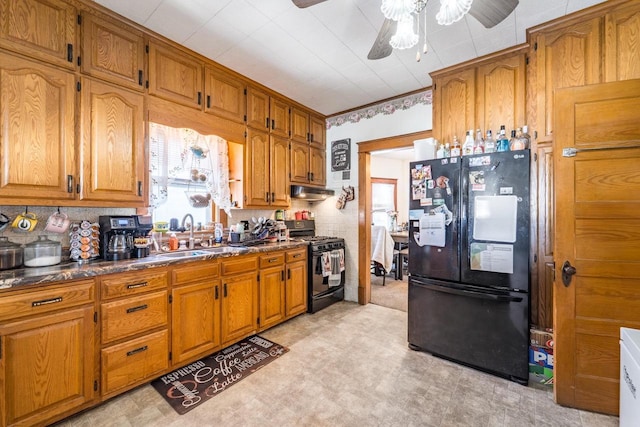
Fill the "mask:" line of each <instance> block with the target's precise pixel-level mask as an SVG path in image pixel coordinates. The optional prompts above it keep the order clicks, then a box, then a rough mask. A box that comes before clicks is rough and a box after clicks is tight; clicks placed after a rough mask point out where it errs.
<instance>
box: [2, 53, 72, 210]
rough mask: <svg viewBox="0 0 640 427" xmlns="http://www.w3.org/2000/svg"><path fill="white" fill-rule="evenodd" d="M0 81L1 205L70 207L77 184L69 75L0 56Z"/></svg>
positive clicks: (16, 58)
mask: <svg viewBox="0 0 640 427" xmlns="http://www.w3.org/2000/svg"><path fill="white" fill-rule="evenodd" d="M0 75H1V78H0V80H1V84H0V99H2V104H3V106H2V115H0V129H2V131H1V132H0V153H2V155H0V198H1V199H2V203H3V204H26V203H29V204H47V202H46V201H51V202H52V203H53V202H56V203H58V204H60V202H61V201H67V202H69V201H73V200H74V198H75V185H74V184H75V182H76V178H77V173H76V158H75V156H76V146H75V136H74V135H75V131H74V117H75V111H76V109H75V94H76V81H75V77H74V75H73V73H70V72H68V71H64V70H60V69H59V68H54V67H50V66H47V65H44V64H42V63H40V62H35V61H30V60H26V59H22V58H20V57H17V56H15V57H14V56H13V55H10V54H6V53H0ZM27 93H28V94H29V96H25V94H27Z"/></svg>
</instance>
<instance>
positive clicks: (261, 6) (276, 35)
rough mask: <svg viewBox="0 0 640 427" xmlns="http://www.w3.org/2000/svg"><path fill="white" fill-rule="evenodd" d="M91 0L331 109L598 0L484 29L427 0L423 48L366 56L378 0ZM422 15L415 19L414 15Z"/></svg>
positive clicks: (417, 85)
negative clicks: (446, 15) (303, 2)
mask: <svg viewBox="0 0 640 427" xmlns="http://www.w3.org/2000/svg"><path fill="white" fill-rule="evenodd" d="M95 1H96V2H97V3H100V4H102V5H103V6H106V7H107V8H109V9H111V10H113V11H115V12H117V13H119V14H121V15H123V16H125V17H127V18H129V19H131V20H132V21H135V22H137V23H139V24H141V25H143V26H145V27H146V28H149V29H151V30H153V31H155V32H157V33H159V34H162V35H163V36H165V37H167V38H169V39H171V40H173V41H175V42H178V43H180V44H182V45H184V46H186V47H188V48H190V49H192V50H194V51H196V52H198V53H200V54H202V55H204V56H206V57H208V58H210V59H212V60H214V61H216V62H218V63H220V64H222V65H224V66H226V67H228V68H230V69H232V70H235V71H237V72H238V73H240V74H243V75H245V76H247V77H249V78H251V79H253V80H255V81H257V82H259V83H261V84H263V85H265V86H267V87H269V88H271V89H273V90H275V91H277V92H279V93H281V94H283V95H285V96H287V97H289V98H291V99H294V100H295V101H298V102H300V103H301V104H303V105H305V106H307V107H309V108H312V109H314V110H316V111H318V112H320V113H322V114H325V115H331V114H335V113H338V112H342V111H345V110H349V109H353V108H356V107H360V106H362V105H366V104H370V103H373V102H376V101H379V100H382V99H387V98H392V97H395V96H397V95H401V94H404V93H407V92H411V91H414V90H418V89H421V88H425V87H428V86H430V85H431V78H430V77H429V73H430V72H432V71H435V70H439V69H442V68H445V67H448V66H450V65H454V64H458V63H460V62H463V61H467V60H469V59H473V58H476V57H478V56H482V55H485V54H488V53H492V52H495V51H498V50H501V49H504V48H507V47H510V46H514V45H517V44H520V43H523V42H524V41H525V37H526V34H525V30H526V29H527V28H529V27H532V26H535V25H538V24H540V23H543V22H547V21H549V20H552V19H554V18H556V17H559V16H562V15H565V14H568V13H571V12H574V11H576V10H580V9H584V8H585V7H588V6H591V5H594V4H597V3H601V2H602V1H603V0H520V4H519V5H518V7H517V8H516V10H515V11H514V13H511V15H509V16H508V17H507V18H506V19H505V20H504V21H503V22H501V23H500V24H498V25H497V26H495V27H493V28H492V29H486V28H484V27H483V26H482V25H481V24H480V23H479V22H478V21H477V20H476V19H475V18H473V17H472V16H470V15H467V16H466V17H465V18H463V19H462V20H461V21H458V22H457V23H455V24H453V25H451V26H447V27H443V26H440V25H438V24H437V23H436V20H435V14H436V12H437V10H438V8H439V5H440V2H439V1H438V0H429V2H428V3H427V6H426V10H427V43H428V46H429V52H428V54H427V55H422V59H421V61H420V62H416V59H415V58H416V51H417V49H418V47H420V49H422V44H423V35H422V34H423V30H422V29H421V30H420V42H419V43H418V46H416V47H414V48H412V49H408V50H394V52H393V53H392V54H391V56H389V57H387V58H384V59H379V60H375V61H370V60H368V59H367V53H368V52H369V50H370V48H371V46H372V44H373V42H374V40H375V39H376V36H377V34H378V30H379V29H380V27H381V25H382V23H383V21H384V17H383V15H382V12H380V3H381V0H327V1H325V2H324V3H321V4H317V5H315V6H312V7H309V8H306V9H299V8H297V7H296V6H295V5H293V3H292V2H291V0H95ZM421 22H423V19H421Z"/></svg>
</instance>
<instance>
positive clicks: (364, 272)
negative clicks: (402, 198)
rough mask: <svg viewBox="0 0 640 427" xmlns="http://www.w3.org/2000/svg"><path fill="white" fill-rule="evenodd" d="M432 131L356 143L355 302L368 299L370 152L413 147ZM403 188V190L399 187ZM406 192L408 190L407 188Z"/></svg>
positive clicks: (370, 211)
mask: <svg viewBox="0 0 640 427" xmlns="http://www.w3.org/2000/svg"><path fill="white" fill-rule="evenodd" d="M432 134H433V132H432V131H431V130H427V131H421V132H415V133H411V134H407V135H400V136H394V137H388V138H381V139H376V140H371V141H363V142H360V143H358V187H359V188H360V194H359V197H358V303H359V304H362V305H365V304H368V303H369V302H371V277H372V275H371V269H370V265H371V222H372V206H373V204H372V195H371V153H372V152H376V151H381V150H390V149H400V148H409V147H413V141H415V140H417V139H424V138H430V137H431V136H432ZM407 173H408V172H407ZM399 191H402V189H399ZM407 191H409V190H408V189H407Z"/></svg>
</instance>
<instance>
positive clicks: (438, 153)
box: [436, 144, 446, 159]
mask: <svg viewBox="0 0 640 427" xmlns="http://www.w3.org/2000/svg"><path fill="white" fill-rule="evenodd" d="M445 157H446V156H445V152H444V144H440V146H439V147H438V149H437V150H436V158H437V159H444V158H445Z"/></svg>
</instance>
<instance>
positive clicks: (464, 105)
mask: <svg viewBox="0 0 640 427" xmlns="http://www.w3.org/2000/svg"><path fill="white" fill-rule="evenodd" d="M475 85H476V80H475V69H468V70H463V71H460V72H457V73H455V74H450V75H446V76H441V77H435V78H434V91H433V98H434V99H433V101H434V102H433V134H434V135H437V136H436V139H438V140H439V141H440V142H441V143H446V142H449V143H451V142H452V141H453V137H454V135H455V136H457V137H458V140H459V141H462V140H463V138H462V137H463V135H464V132H465V131H466V130H469V129H475V122H474V121H475V99H476V94H475Z"/></svg>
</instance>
